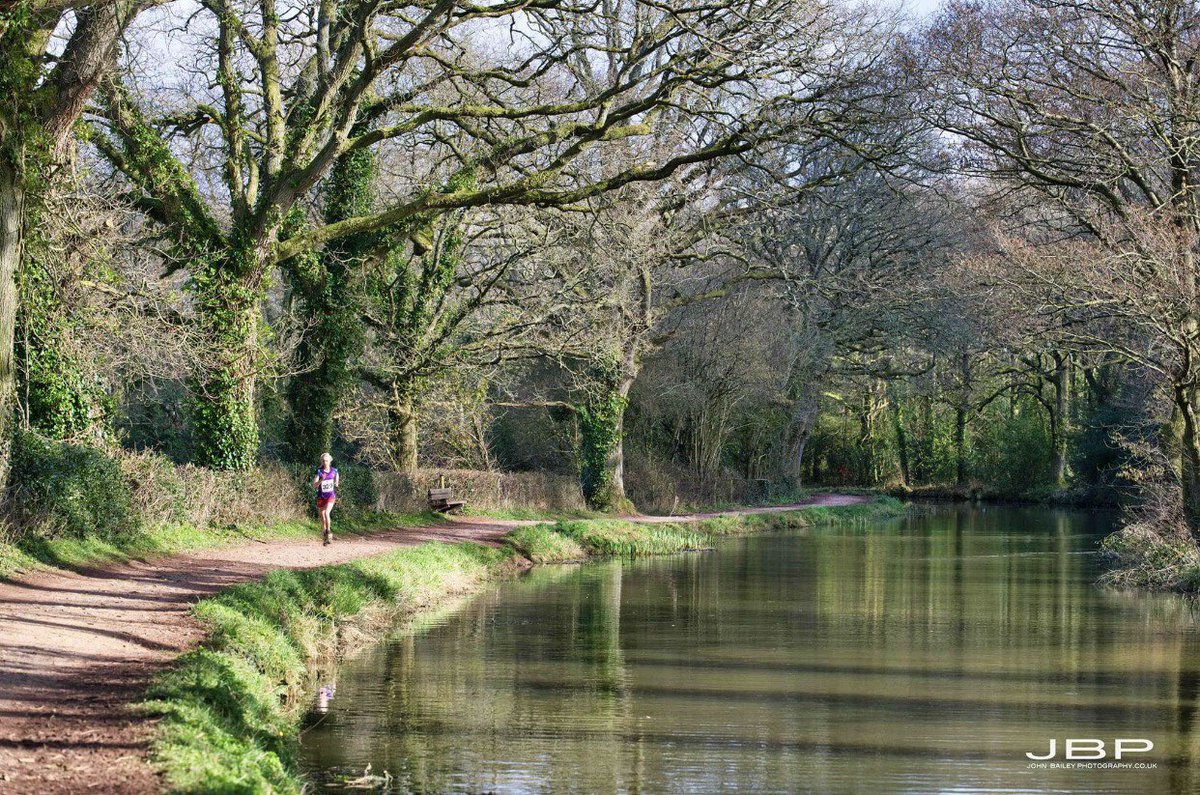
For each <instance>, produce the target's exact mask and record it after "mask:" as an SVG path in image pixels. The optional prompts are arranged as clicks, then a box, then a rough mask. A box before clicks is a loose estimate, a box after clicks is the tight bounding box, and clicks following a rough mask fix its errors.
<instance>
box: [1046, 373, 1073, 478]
mask: <svg viewBox="0 0 1200 795" xmlns="http://www.w3.org/2000/svg"><path fill="white" fill-rule="evenodd" d="M1052 381H1053V384H1054V411H1053V413H1052V415H1051V417H1050V435H1051V444H1052V447H1053V461H1052V465H1051V466H1052V475H1053V477H1054V485H1056V486H1058V487H1059V488H1062V487H1063V486H1066V485H1067V441H1068V434H1069V427H1068V426H1069V423H1070V413H1071V382H1070V359H1069V358H1068V357H1067V356H1064V355H1063V354H1060V353H1055V354H1054V373H1053V378H1052Z"/></svg>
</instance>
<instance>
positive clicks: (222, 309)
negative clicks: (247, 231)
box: [192, 247, 264, 470]
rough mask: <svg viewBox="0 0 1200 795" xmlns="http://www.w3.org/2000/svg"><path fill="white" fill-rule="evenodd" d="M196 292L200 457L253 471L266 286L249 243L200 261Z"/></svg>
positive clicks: (195, 406) (195, 407) (195, 418)
mask: <svg viewBox="0 0 1200 795" xmlns="http://www.w3.org/2000/svg"><path fill="white" fill-rule="evenodd" d="M192 290H193V292H194V293H195V296H196V306H197V310H198V312H199V315H200V323H201V329H202V331H203V334H204V342H205V348H206V349H205V351H204V356H203V361H202V362H201V363H200V372H199V373H198V374H197V376H196V377H195V383H194V384H193V393H194V394H193V401H192V434H193V437H194V440H195V447H196V461H197V463H199V464H201V465H203V466H209V467H213V468H215V469H231V470H238V469H250V468H252V467H253V466H254V464H255V462H256V461H257V458H258V415H257V406H256V403H255V397H256V396H255V385H256V381H257V377H258V370H259V367H260V366H261V364H262V351H261V349H260V346H259V337H260V334H261V332H260V327H261V324H262V322H263V320H262V302H263V300H264V295H263V293H264V285H263V277H262V275H261V267H260V264H259V261H258V255H257V253H256V252H255V251H254V250H253V249H252V248H250V247H247V248H244V249H241V250H238V251H235V252H233V253H232V254H231V255H230V256H228V257H227V258H222V259H220V260H216V261H214V262H212V263H208V264H202V265H199V266H198V267H197V268H196V269H195V271H194V273H193V277H192Z"/></svg>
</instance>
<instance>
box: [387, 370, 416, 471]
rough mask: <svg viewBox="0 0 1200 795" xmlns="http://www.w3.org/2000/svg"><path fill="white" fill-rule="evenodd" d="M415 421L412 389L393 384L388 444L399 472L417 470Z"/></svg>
mask: <svg viewBox="0 0 1200 795" xmlns="http://www.w3.org/2000/svg"><path fill="white" fill-rule="evenodd" d="M417 419H418V418H417V410H416V406H415V405H414V403H413V397H412V389H411V388H408V387H406V386H404V385H402V384H393V386H392V394H391V397H390V400H389V403H388V426H389V442H390V447H391V453H392V460H393V461H394V462H395V463H396V468H397V469H399V470H400V471H401V472H415V471H416V469H417V450H418V448H417Z"/></svg>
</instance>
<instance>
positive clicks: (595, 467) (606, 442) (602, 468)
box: [578, 351, 638, 511]
mask: <svg viewBox="0 0 1200 795" xmlns="http://www.w3.org/2000/svg"><path fill="white" fill-rule="evenodd" d="M637 372H638V366H637V358H636V354H635V353H634V352H633V351H629V352H627V353H626V356H625V360H624V362H623V363H622V367H621V368H620V370H619V372H618V373H617V374H616V377H615V378H612V379H611V380H607V381H606V383H605V384H604V385H603V386H602V387H601V388H600V390H599V391H598V392H597V394H594V395H592V396H591V397H590V398H589V400H588V401H587V403H586V404H585V405H583V406H581V407H580V408H579V412H578V416H579V429H580V454H579V457H580V462H579V485H580V488H581V489H582V491H583V496H584V499H586V500H587V503H588V505H589V506H591V507H592V508H595V509H596V510H601V511H610V510H626V509H627V508H628V507H629V499H628V497H627V496H626V494H625V409H626V407H627V406H628V405H629V392H630V390H632V389H633V384H634V381H636V380H637Z"/></svg>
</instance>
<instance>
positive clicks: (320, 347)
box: [288, 149, 377, 461]
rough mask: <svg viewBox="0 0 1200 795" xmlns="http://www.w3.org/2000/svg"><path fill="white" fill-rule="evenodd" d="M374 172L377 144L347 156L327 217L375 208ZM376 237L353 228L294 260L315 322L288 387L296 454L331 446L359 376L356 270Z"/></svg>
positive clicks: (310, 456)
mask: <svg viewBox="0 0 1200 795" xmlns="http://www.w3.org/2000/svg"><path fill="white" fill-rule="evenodd" d="M375 175H376V167H375V154H374V152H372V151H371V150H369V149H359V150H355V151H353V152H350V153H349V154H347V155H344V156H342V157H341V158H340V159H339V160H338V162H337V164H336V165H335V166H334V169H333V172H332V174H331V175H330V181H329V187H328V189H327V190H326V192H325V220H326V222H328V223H335V222H337V221H342V220H345V219H347V218H353V217H355V216H362V215H366V214H368V213H369V212H370V210H371V202H372V198H373V197H374V192H375V191H374V182H375ZM376 238H377V235H374V234H360V235H352V236H350V237H347V238H342V239H340V240H336V241H334V242H332V243H330V244H329V245H327V246H326V247H325V250H324V251H323V252H322V253H321V256H320V257H319V258H315V257H310V258H299V257H298V258H294V260H293V262H291V263H289V265H290V266H291V271H292V275H293V279H294V281H295V283H296V284H297V286H298V288H299V292H300V294H301V296H302V300H303V309H304V312H305V313H306V314H307V315H308V317H310V318H311V319H312V320H313V321H314V326H313V328H312V330H311V331H310V332H309V333H307V334H305V336H304V338H303V339H302V340H301V341H300V346H299V348H298V350H297V352H296V353H297V363H298V365H299V370H300V372H301V375H299V376H298V377H296V378H293V379H292V382H291V384H290V385H289V387H288V403H289V405H290V406H291V418H290V433H289V435H288V436H289V445H290V447H291V454H292V457H293V458H294V459H295V460H297V461H315V460H316V459H317V458H318V457H319V456H320V455H321V454H322V453H325V452H328V451H329V449H330V447H331V446H332V443H333V420H334V416H335V415H336V414H337V410H338V407H339V405H340V403H341V401H342V398H343V396H344V395H345V394H346V389H347V387H348V386H349V384H350V382H351V380H352V374H353V367H352V362H353V361H354V360H355V359H356V358H357V357H358V355H359V354H360V353H361V352H362V349H363V328H362V320H361V319H360V317H359V314H358V309H359V296H358V295H357V294H356V291H355V286H354V283H355V270H356V268H358V267H359V266H360V264H361V263H362V261H363V260H364V258H365V257H366V256H367V255H368V254H369V252H370V250H371V248H372V247H373V246H374V245H375V242H376ZM312 266H315V267H312Z"/></svg>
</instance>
